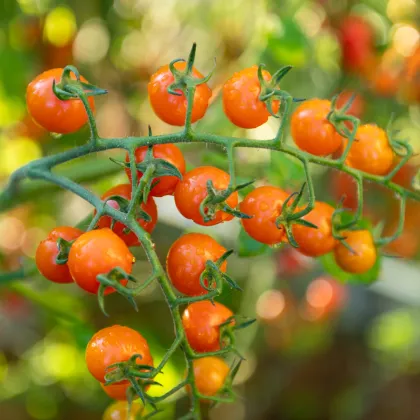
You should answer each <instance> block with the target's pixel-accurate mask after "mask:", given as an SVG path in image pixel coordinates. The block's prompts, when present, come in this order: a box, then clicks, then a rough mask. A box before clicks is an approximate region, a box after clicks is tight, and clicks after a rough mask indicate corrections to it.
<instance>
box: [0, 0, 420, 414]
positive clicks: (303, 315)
mask: <svg viewBox="0 0 420 420" xmlns="http://www.w3.org/2000/svg"><path fill="white" fill-rule="evenodd" d="M419 31H420V6H419V5H418V4H417V3H416V2H415V1H414V0H365V1H351V0H347V1H346V0H318V1H316V0H313V1H305V0H282V1H275V0H272V1H270V0H230V1H223V0H201V1H200V0H89V1H86V0H85V1H81V0H72V1H70V0H69V1H67V2H66V1H55V0H17V1H14V0H3V1H2V2H1V4H0V57H1V58H0V184H1V185H2V184H4V183H5V182H6V181H7V178H8V176H9V175H10V174H11V173H12V172H13V171H14V170H15V169H17V168H18V167H20V166H21V165H23V164H25V163H27V162H29V161H30V160H33V159H36V158H39V157H41V156H44V155H48V154H52V153H56V152H58V151H63V150H66V149H69V148H71V147H74V146H75V145H78V144H82V143H84V142H85V141H86V139H87V138H88V130H87V129H83V130H82V131H80V132H78V133H76V134H74V135H68V136H64V137H58V136H55V135H51V134H50V133H46V132H44V131H43V130H42V129H40V128H39V127H37V126H36V125H35V124H34V123H33V122H32V121H31V119H30V118H29V117H28V115H27V113H26V108H25V89H26V85H27V84H28V82H29V81H30V80H32V79H33V78H34V77H35V76H36V75H37V74H39V73H40V72H42V71H43V70H46V69H49V68H54V67H63V66H65V65H67V64H74V65H76V66H77V67H78V68H79V69H80V70H81V73H82V74H83V75H84V76H85V77H87V78H88V80H89V81H91V82H92V83H94V84H96V85H98V86H100V87H103V88H106V89H108V90H109V93H108V95H107V96H106V97H101V98H98V99H97V101H96V103H97V114H96V117H97V124H98V128H99V132H100V134H101V135H102V136H103V137H112V136H127V135H144V134H146V133H147V125H148V124H150V125H151V126H152V128H153V132H154V133H155V134H161V133H165V132H169V131H171V130H173V128H172V127H170V126H168V125H165V124H164V123H162V122H161V121H159V120H158V118H157V117H156V116H155V115H154V114H153V112H152V110H151V108H150V106H149V103H148V99H147V82H148V79H149V77H150V75H151V74H153V73H154V72H155V70H156V69H157V68H158V67H159V66H160V65H163V64H165V63H167V62H169V61H170V60H172V59H174V58H177V57H186V56H187V54H188V52H189V50H190V48H191V45H192V43H193V42H194V41H195V42H197V43H198V52H197V61H196V66H197V67H198V68H199V69H200V71H201V72H203V73H206V72H208V71H209V70H210V69H211V67H212V65H213V57H216V58H217V71H216V73H215V75H214V76H213V78H212V80H211V81H210V85H211V87H212V88H213V91H214V96H213V98H212V100H213V104H212V106H211V107H210V109H209V111H208V112H207V115H206V117H205V118H204V119H203V120H201V121H200V122H199V123H198V124H197V129H198V130H203V131H209V132H212V133H216V134H227V135H238V136H248V137H250V138H255V139H267V138H270V137H271V136H272V135H273V134H274V132H275V130H276V128H277V124H278V123H277V121H274V120H272V121H269V122H268V123H267V124H265V125H264V126H262V127H260V128H258V129H255V130H248V131H245V130H241V129H238V128H236V127H234V126H233V125H232V124H231V123H230V122H229V121H228V119H227V118H226V117H225V116H224V115H223V111H222V106H221V101H220V95H219V92H220V88H221V86H222V85H223V82H224V81H225V80H226V79H227V78H228V77H229V76H230V75H231V74H232V73H233V72H234V71H237V70H240V69H242V68H244V67H249V66H251V65H253V64H258V63H260V62H263V63H265V64H266V65H267V66H268V69H269V70H270V71H271V72H274V71H275V70H276V69H278V68H279V67H281V66H283V65H286V64H290V65H293V66H294V69H293V71H292V72H290V73H289V74H288V75H287V77H286V78H285V79H284V81H283V82H282V87H283V88H284V89H285V90H288V91H289V92H290V93H291V94H292V95H294V96H296V97H303V98H310V97H321V98H331V97H332V96H333V95H335V94H338V93H340V92H341V96H340V100H341V101H342V102H341V103H344V102H345V101H346V99H348V98H350V97H351V95H353V94H354V95H355V100H354V102H353V105H352V107H351V109H350V110H349V112H350V113H352V114H353V115H355V116H357V117H360V118H361V120H362V121H364V122H375V123H377V124H378V125H380V126H382V127H384V128H385V127H386V125H387V123H388V121H389V119H390V117H391V115H392V114H394V115H395V121H394V128H395V129H398V130H400V131H399V134H398V135H399V137H400V138H406V139H408V140H409V141H410V142H411V144H412V145H413V147H414V150H415V151H416V153H418V151H419V150H420V108H419V104H418V101H420V32H419ZM289 140H290V139H289ZM183 152H184V153H185V156H186V159H187V161H188V164H189V165H190V166H191V167H192V166H197V165H200V164H212V165H215V166H217V167H219V168H222V169H226V160H225V156H224V154H223V151H222V150H219V149H217V148H215V147H211V146H206V147H202V146H200V145H197V144H195V145H188V146H185V145H183ZM109 156H112V157H114V158H119V157H120V156H122V155H121V153H118V152H116V153H114V152H112V153H109V154H108V155H104V154H102V155H100V156H99V155H98V156H90V157H87V158H84V159H79V160H77V161H74V162H72V163H69V164H66V165H63V166H62V167H60V171H61V173H62V174H64V175H66V176H70V177H71V178H73V179H75V180H77V181H79V182H83V183H85V184H86V185H87V186H88V187H89V188H90V189H91V190H92V191H94V192H95V193H97V194H101V193H103V192H104V191H105V190H106V189H108V188H109V187H111V186H112V185H115V184H117V183H124V182H126V178H125V175H124V173H123V171H121V168H120V167H119V166H118V165H115V164H113V163H112V162H111V161H110V160H109V159H108V157H109ZM236 159H237V170H238V175H239V177H240V178H242V179H244V180H249V179H253V178H255V179H258V181H257V184H258V183H260V184H263V183H268V182H270V183H273V184H274V185H277V186H281V187H283V188H286V189H287V190H289V191H295V190H296V189H297V188H298V187H299V186H300V185H301V183H302V181H303V178H304V176H303V171H302V169H301V167H300V166H299V164H297V163H296V162H295V161H293V160H291V159H290V158H288V157H285V156H282V155H279V154H275V155H274V154H273V155H271V156H270V154H269V153H268V152H267V151H265V150H258V151H256V150H252V151H247V150H238V151H237V153H236ZM417 166H418V159H417V158H416V156H415V157H414V158H413V159H412V160H411V161H410V162H409V163H408V164H407V165H405V166H404V167H403V168H402V169H401V170H400V171H399V172H398V173H397V175H396V177H395V182H398V183H400V184H401V185H404V186H406V187H407V188H410V183H411V179H412V177H413V174H414V173H415V170H416V167H417ZM311 170H312V171H313V176H314V179H315V181H316V193H317V197H318V198H319V199H323V200H327V201H331V202H337V201H338V200H339V199H340V198H341V197H342V196H343V195H344V196H345V205H346V206H347V207H355V206H356V205H357V203H356V199H355V185H354V183H353V181H352V180H351V179H349V178H348V177H345V176H342V175H339V174H338V173H332V172H327V171H325V170H323V169H320V168H316V167H313V168H311ZM365 190H366V193H365V194H366V196H365V197H366V198H365V201H366V204H365V208H364V212H365V216H366V217H367V218H369V219H370V220H371V221H372V222H373V223H377V222H379V221H380V220H383V221H384V222H385V224H384V226H385V232H388V233H392V231H393V229H395V227H396V223H397V220H398V212H397V203H396V201H395V198H394V197H393V196H392V195H391V194H389V193H387V192H386V191H384V190H383V189H380V188H378V187H374V186H372V185H365ZM156 201H157V203H158V206H159V220H160V223H159V225H158V226H157V228H156V230H155V232H154V234H153V237H154V240H155V242H156V244H157V247H156V249H157V251H158V253H159V255H160V257H161V258H162V261H164V259H165V256H166V253H167V251H168V249H169V247H170V245H171V243H172V242H173V241H174V240H175V239H176V238H177V237H179V235H180V234H181V233H182V232H184V231H203V229H204V231H206V233H210V234H211V235H213V236H214V237H215V238H217V239H218V240H220V241H221V242H222V243H223V244H224V245H225V246H226V247H229V248H234V249H235V251H236V254H235V256H233V257H232V259H231V260H230V262H229V274H230V275H232V276H233V277H234V278H236V279H237V281H238V282H239V283H240V285H241V286H242V287H243V288H244V292H243V293H238V292H232V291H231V290H226V291H225V293H224V295H223V296H222V297H221V299H220V301H222V302H223V303H224V304H226V305H227V306H229V307H230V308H231V309H232V310H234V311H236V312H238V313H240V314H243V315H246V316H249V317H257V318H258V322H257V323H256V324H255V326H253V327H251V328H249V329H247V330H244V331H240V332H239V333H238V341H239V348H240V350H241V352H242V353H243V354H244V355H245V357H246V362H245V363H244V364H243V366H242V368H241V370H240V372H239V374H238V377H237V390H238V393H239V394H240V398H238V400H237V402H236V403H235V404H231V405H221V406H219V407H217V408H216V409H214V410H213V411H211V412H210V413H204V416H205V418H207V416H208V418H210V419H232V420H243V419H252V420H257V419H261V420H263V419H281V420H356V419H369V420H379V419H381V420H414V419H417V418H418V413H419V409H420V407H419V405H420V400H419V398H418V395H419V393H420V356H419V355H420V351H419V349H420V330H419V328H418V327H417V326H418V324H419V321H420V270H419V268H420V266H419V262H418V256H419V252H418V251H419V243H420V242H419V241H420V219H419V217H418V214H419V210H420V204H416V203H412V202H409V203H408V207H407V211H406V224H405V228H404V232H403V234H402V236H401V237H400V238H399V239H398V240H396V241H394V242H393V243H391V244H390V245H389V246H388V248H387V249H386V250H384V252H386V254H387V255H388V256H387V257H384V258H383V259H382V262H381V269H380V270H379V269H378V270H376V271H375V273H374V275H373V276H372V275H370V276H368V277H366V276H364V277H363V276H362V277H360V276H359V277H358V276H355V277H343V276H342V273H341V272H340V271H339V270H337V269H336V268H335V267H334V266H333V263H332V262H331V260H330V259H328V258H326V259H324V260H323V261H316V260H312V259H310V258H307V257H303V256H302V255H300V254H299V253H298V252H297V251H295V250H293V249H291V248H287V247H283V248H281V249H271V248H268V247H266V246H263V245H261V244H258V243H256V242H254V241H253V240H251V239H250V238H249V237H248V236H247V235H246V234H245V233H244V232H243V231H241V228H240V224H239V223H238V222H237V221H232V222H230V223H226V224H223V225H219V226H217V227H214V228H211V229H209V228H200V227H198V226H195V225H192V224H191V223H189V222H188V221H186V220H185V219H183V218H182V217H181V216H179V215H178V214H177V212H176V211H175V206H174V203H173V199H172V197H165V198H161V199H157V200H156ZM15 204H16V207H14V208H13V209H12V208H11V209H10V210H8V211H7V212H5V213H3V214H1V215H0V270H1V271H3V272H4V271H8V270H14V269H17V268H19V267H20V266H21V265H22V264H23V265H25V267H28V271H29V272H30V271H31V270H32V275H31V276H29V277H28V278H25V279H22V280H20V281H16V282H7V283H5V282H3V283H1V284H0V418H1V419H2V420H12V419H13V420H26V419H35V420H52V419H63V420H70V419H74V418H77V419H79V420H85V419H89V420H97V419H101V418H102V413H103V411H104V409H105V407H107V405H109V403H110V400H109V398H108V397H107V396H106V395H105V394H104V393H103V391H102V390H101V388H100V386H99V384H98V383H97V382H96V381H95V380H94V379H93V378H92V377H91V376H90V375H89V373H88V371H87V369H86V366H85V361H84V349H85V346H86V343H87V341H88V340H89V339H90V337H91V336H92V334H93V333H94V332H95V331H96V330H97V329H99V328H102V327H104V326H108V325H112V324H117V323H119V324H124V325H128V326H130V327H133V328H135V329H138V330H139V331H140V332H141V333H142V334H143V335H144V336H145V337H146V338H147V339H148V341H149V344H150V346H151V351H152V354H153V356H154V358H155V361H156V362H158V361H159V360H160V358H161V357H162V356H163V354H164V352H165V349H167V348H168V347H169V345H170V343H171V341H172V338H173V328H172V324H171V319H170V316H169V313H168V310H167V307H166V303H165V302H164V301H163V300H162V294H161V293H160V291H159V290H158V289H157V288H154V287H149V288H148V289H147V290H146V291H145V292H144V293H143V294H142V295H141V296H139V297H138V306H139V312H138V313H136V312H134V310H133V309H132V308H131V307H130V306H128V305H127V303H126V302H125V301H124V300H123V299H122V298H121V297H120V296H118V295H112V296H109V297H107V305H108V312H109V313H110V314H111V317H110V318H106V317H104V316H103V315H102V314H101V312H100V311H99V309H98V304H97V301H96V299H95V297H93V296H92V295H87V294H85V293H83V291H81V290H79V289H78V288H77V287H76V286H75V285H56V284H52V283H50V282H48V281H47V280H45V279H43V278H42V277H41V276H39V275H38V274H37V272H36V269H35V270H34V269H33V263H32V261H33V257H34V252H35V249H36V246H37V244H38V243H39V241H40V240H41V239H43V238H44V237H45V236H46V234H47V232H48V231H49V230H51V229H52V228H53V227H55V226H57V225H76V224H78V223H80V222H81V221H82V220H83V219H85V218H86V216H88V215H89V214H90V212H91V210H92V209H91V208H90V206H89V205H88V204H86V203H84V202H83V201H81V200H80V199H78V198H77V197H74V196H73V195H71V194H69V193H66V192H64V193H63V192H58V191H56V189H55V188H53V187H51V186H48V185H46V184H43V183H38V182H32V183H28V184H24V186H23V188H22V191H21V194H20V196H19V197H17V200H16V203H15ZM135 255H136V258H137V261H138V263H137V264H136V266H135V271H134V275H135V276H137V277H138V278H140V279H141V278H144V277H145V276H146V275H147V273H148V264H147V262H146V261H145V258H144V255H143V254H142V251H141V250H136V251H135ZM374 277H378V281H377V282H374V281H373V280H374ZM164 372H165V375H162V376H161V377H160V378H159V380H160V382H162V384H163V391H164V390H169V389H170V388H171V387H172V386H174V385H175V384H176V383H177V381H179V380H180V378H182V375H183V372H184V365H183V362H182V355H180V354H176V355H175V357H174V358H173V359H172V360H171V361H170V363H169V364H168V365H167V367H166V368H165V369H164ZM151 392H152V393H153V392H155V393H156V395H157V394H158V393H160V392H162V390H160V389H159V390H157V391H153V390H152V391H151ZM187 404H188V402H187V399H186V398H180V399H179V400H178V401H174V400H172V401H169V402H168V403H166V404H165V405H164V407H163V408H164V413H162V414H161V415H160V417H159V418H163V419H165V418H166V419H172V418H177V417H178V416H179V415H180V413H185V410H186V408H187ZM204 410H205V409H204ZM156 418H158V417H156Z"/></svg>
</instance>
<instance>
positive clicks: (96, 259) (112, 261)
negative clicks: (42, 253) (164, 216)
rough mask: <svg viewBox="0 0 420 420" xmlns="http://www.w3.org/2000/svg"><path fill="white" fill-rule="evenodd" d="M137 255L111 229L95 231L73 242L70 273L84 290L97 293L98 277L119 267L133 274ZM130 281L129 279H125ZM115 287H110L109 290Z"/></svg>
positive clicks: (69, 260)
mask: <svg viewBox="0 0 420 420" xmlns="http://www.w3.org/2000/svg"><path fill="white" fill-rule="evenodd" d="M133 262H134V257H133V254H131V252H130V250H129V249H128V248H127V245H126V244H125V243H124V241H123V240H122V239H121V238H119V237H118V236H117V235H116V234H115V233H114V232H113V231H112V230H111V229H107V228H105V229H98V230H91V231H89V232H86V233H84V234H83V235H81V236H79V238H77V239H76V241H75V242H74V243H73V245H72V247H71V249H70V252H69V258H68V262H67V264H68V266H69V269H70V274H71V276H72V278H73V280H74V281H75V283H77V284H78V285H79V286H80V287H81V288H82V289H84V290H86V291H87V292H89V293H95V294H96V293H97V292H98V289H99V285H100V283H99V281H98V280H97V279H96V276H98V275H99V274H107V273H109V272H110V271H111V270H113V269H114V268H116V267H119V268H122V269H123V270H124V271H125V272H126V273H127V274H130V273H131V269H132V266H133ZM121 283H122V284H126V281H122V282H121ZM113 291H114V289H112V288H111V287H108V288H107V289H106V293H112V292H113Z"/></svg>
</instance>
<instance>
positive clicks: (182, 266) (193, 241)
mask: <svg viewBox="0 0 420 420" xmlns="http://www.w3.org/2000/svg"><path fill="white" fill-rule="evenodd" d="M225 252H226V248H224V247H223V246H221V245H219V244H218V243H217V242H216V241H215V240H214V239H213V238H212V237H211V236H208V235H204V234H202V233H188V234H186V235H183V236H181V237H180V238H179V239H177V240H176V241H175V242H174V243H173V244H172V246H171V248H170V250H169V253H168V257H167V258H166V270H167V272H168V275H169V278H170V279H171V282H172V284H173V285H174V287H175V288H176V289H177V290H179V291H180V292H181V293H184V294H186V295H188V296H198V295H204V294H206V293H208V292H207V290H206V289H204V288H203V287H202V286H201V284H200V276H201V274H202V272H203V271H204V269H205V267H206V262H207V261H209V260H210V261H216V260H218V259H219V258H220V257H221V256H222V255H223V254H224V253H225ZM226 267H227V261H225V262H224V263H223V264H222V265H221V267H220V269H221V271H222V272H225V271H226ZM206 283H207V282H206Z"/></svg>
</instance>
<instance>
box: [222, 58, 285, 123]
mask: <svg viewBox="0 0 420 420" xmlns="http://www.w3.org/2000/svg"><path fill="white" fill-rule="evenodd" d="M262 74H263V78H264V80H266V81H269V80H271V75H270V73H269V72H268V71H267V70H263V71H262ZM260 93H261V85H260V82H259V80H258V66H252V67H250V68H246V69H244V70H241V71H239V72H236V73H235V74H234V75H233V76H232V77H231V78H230V79H229V80H228V81H227V82H226V83H225V84H224V85H223V110H224V112H225V114H226V116H227V117H228V118H229V120H230V121H231V122H232V123H233V124H235V125H236V126H238V127H241V128H256V127H259V126H260V125H262V124H264V123H266V122H267V121H268V117H270V115H271V114H270V112H269V111H268V109H267V106H266V104H265V102H263V101H261V100H260V99H259V96H260ZM272 108H273V112H274V113H277V112H278V110H279V101H273V104H272Z"/></svg>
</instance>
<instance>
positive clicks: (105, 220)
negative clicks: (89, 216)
mask: <svg viewBox="0 0 420 420" xmlns="http://www.w3.org/2000/svg"><path fill="white" fill-rule="evenodd" d="M112 196H120V197H123V198H126V199H127V200H131V185H130V184H120V185H116V186H115V187H113V188H111V189H110V190H108V191H107V192H106V193H105V194H103V195H102V197H101V199H102V200H105V199H107V198H108V197H112ZM107 204H108V205H110V206H111V207H112V208H114V209H119V208H120V206H119V205H118V203H117V202H116V201H114V200H108V201H107ZM141 209H142V210H144V211H145V212H146V213H147V214H148V215H149V216H150V217H151V219H152V220H151V221H150V222H146V221H145V220H144V219H141V218H139V219H137V222H138V223H139V225H140V226H141V227H142V228H143V229H144V230H145V231H146V232H149V233H152V231H153V229H154V228H155V225H156V222H157V207H156V203H155V200H154V199H153V197H150V196H149V198H148V200H147V202H146V203H142V204H141ZM111 223H112V218H111V217H110V216H102V217H101V218H100V219H99V221H98V227H100V228H101V229H103V228H110V227H111ZM125 229H126V227H125V225H123V224H122V223H120V222H116V223H115V224H114V227H113V229H112V230H113V232H114V233H116V234H117V235H118V236H119V237H120V238H121V239H122V240H123V241H124V242H125V244H126V245H127V246H135V245H139V240H138V238H137V236H136V235H135V233H134V232H131V231H130V232H129V233H124V230H125Z"/></svg>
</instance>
